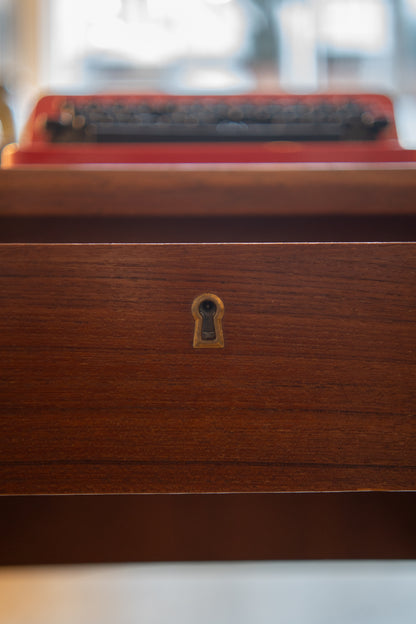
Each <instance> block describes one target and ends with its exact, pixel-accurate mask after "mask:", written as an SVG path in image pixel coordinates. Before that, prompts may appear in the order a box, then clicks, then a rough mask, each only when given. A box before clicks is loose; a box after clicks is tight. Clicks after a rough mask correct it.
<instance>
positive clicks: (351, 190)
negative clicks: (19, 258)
mask: <svg viewBox="0 0 416 624" xmlns="http://www.w3.org/2000/svg"><path fill="white" fill-rule="evenodd" d="M415 195H416V165H409V166H408V167H405V165H402V166H400V167H394V166H391V165H390V166H389V165H380V166H377V165H374V166H373V168H371V166H369V167H364V168H357V167H356V166H354V165H351V166H348V165H331V164H325V165H315V166H311V165H299V166H285V165H278V166H266V165H245V166H244V165H241V166H236V165H235V166H231V165H228V166H227V165H224V166H216V167H214V166H211V167H210V166H199V167H198V166H191V165H188V166H186V165H183V166H180V165H177V166H175V165H171V166H164V167H163V166H160V167H155V166H148V167H144V166H142V167H120V168H118V169H117V168H106V167H101V168H99V169H97V168H95V169H94V168H84V169H68V168H62V169H60V168H50V169H40V168H36V167H34V168H32V169H30V168H28V169H17V170H0V217H21V216H26V217H29V216H36V217H41V216H44V217H54V216H55V217H57V216H58V217H59V216H60V217H62V216H71V217H75V216H81V217H91V216H101V217H103V216H107V217H110V216H112V217H121V216H130V217H132V216H141V217H157V216H159V217H160V216H164V217H169V216H175V217H194V216H199V217H201V216H205V217H214V216H216V217H229V216H235V215H239V216H247V215H256V216H273V215H286V216H287V215H292V216H293V215H314V216H316V215H350V216H351V215H363V214H364V215H414V214H415V213H416V202H415Z"/></svg>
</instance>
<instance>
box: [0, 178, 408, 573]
mask: <svg viewBox="0 0 416 624" xmlns="http://www.w3.org/2000/svg"><path fill="white" fill-rule="evenodd" d="M0 185H1V187H2V189H3V191H2V197H1V201H0V215H1V221H2V225H1V232H2V234H1V240H2V242H3V243H4V244H2V245H1V246H0V257H1V267H2V272H1V291H0V292H1V297H2V306H1V311H0V342H1V349H2V353H3V356H2V363H1V366H2V372H1V381H0V383H1V385H2V388H1V395H2V397H3V402H2V408H1V421H0V428H1V443H0V444H1V461H0V469H1V484H2V485H1V489H2V493H3V494H9V495H10V494H26V495H28V494H81V493H83V494H87V493H89V494H93V493H94V494H96V493H101V494H103V493H119V494H120V493H158V494H160V493H188V494H189V493H202V492H204V493H219V492H223V493H231V492H234V493H236V492H237V493H238V492H239V493H250V495H249V494H247V495H245V496H246V498H244V505H247V509H249V508H250V507H251V508H252V507H253V505H254V507H256V505H258V504H259V501H260V499H259V498H258V496H263V497H264V496H265V495H264V494H261V493H264V492H270V493H277V492H306V491H307V492H324V491H325V492H329V491H333V492H337V491H344V492H350V491H353V492H358V491H360V490H367V491H381V492H392V491H397V492H399V491H403V490H408V491H412V490H415V484H416V461H415V459H416V436H415V407H416V400H415V392H414V388H415V383H414V379H415V346H416V340H415V338H416V334H415V302H416V301H415V300H416V288H415V286H416V279H415V275H416V254H415V249H416V247H415V245H416V243H414V242H413V241H415V225H416V214H415V213H416V203H415V195H416V176H415V170H414V168H413V169H412V168H409V169H407V170H406V169H400V170H399V169H385V168H384V169H383V168H379V169H377V170H368V169H367V170H362V171H353V170H351V169H337V168H336V167H334V168H327V169H324V168H319V167H316V168H315V169H313V170H303V169H302V168H299V167H298V168H282V169H280V170H277V171H275V170H273V169H271V168H262V167H255V168H246V169H245V170H244V169H243V170H241V169H238V168H234V169H226V168H224V169H216V170H210V169H209V168H184V167H179V168H176V169H175V168H172V167H170V168H169V169H168V170H163V168H158V169H149V168H144V169H137V168H131V169H128V170H107V171H106V170H100V171H94V170H91V171H85V170H78V171H77V170H72V171H71V170H69V171H68V170H67V171H63V170H62V171H61V170H51V171H40V172H37V171H35V170H27V171H4V172H0ZM224 240H225V241H228V243H227V244H226V243H220V244H202V243H207V242H211V243H212V241H224ZM165 241H169V242H170V243H171V244H161V243H164V242H165ZM294 241H296V243H295V242H294ZM332 241H337V242H335V243H334V242H332ZM346 241H354V243H352V242H346ZM357 241H363V242H357ZM364 241H365V242H364ZM376 241H377V242H376ZM380 241H382V242H380ZM68 242H70V243H83V242H90V243H96V244H94V245H91V244H90V245H82V244H75V245H73V244H72V245H65V244H62V245H61V244H56V243H68ZM110 242H111V243H117V244H108V243H110ZM126 242H129V243H134V244H129V245H126V244H125V243H126ZM184 242H186V243H189V242H191V243H192V244H182V243H184ZM235 242H238V243H240V244H237V245H236V244H235ZM249 242H251V244H246V243H249ZM253 242H255V243H257V244H252V243H253ZM22 243H24V244H22ZM143 243H152V244H143ZM155 243H156V244H155ZM230 243H231V244H230ZM264 243H268V244H264ZM288 243H291V244H288ZM203 292H214V293H216V294H218V295H219V296H221V297H222V299H223V301H224V303H225V308H226V314H225V317H224V335H225V348H224V349H218V350H195V349H193V347H192V336H193V319H192V316H191V314H190V308H191V304H192V301H193V299H194V297H196V296H197V295H199V294H201V293H203ZM255 493H257V497H256V496H254V498H253V496H252V495H254V494H255ZM270 496H272V498H273V501H274V502H273V505H276V504H277V505H279V504H280V505H283V506H284V507H285V509H286V510H288V509H290V505H291V504H292V503H290V502H288V501H290V500H293V499H290V498H288V495H286V497H285V495H283V494H280V495H279V497H278V498H275V496H276V495H272V494H270ZM282 496H283V498H282ZM291 496H293V495H291ZM301 496H302V495H301ZM303 496H304V495H303ZM310 496H312V495H309V498H306V499H305V498H304V499H303V500H304V501H305V504H306V501H308V500H309V501H313V502H310V503H309V504H310V505H312V508H313V507H314V506H315V505H318V507H319V505H320V504H321V503H322V502H323V500H324V499H325V500H326V501H328V500H332V501H333V503H331V504H335V502H336V500H338V503H336V504H340V503H339V500H340V499H336V498H334V497H336V496H347V497H348V496H349V497H350V498H349V501H351V505H350V506H349V509H350V513H351V514H353V513H354V510H356V509H357V505H359V504H361V503H359V502H358V501H362V500H363V499H362V498H360V496H361V495H359V494H355V495H353V498H351V495H348V494H344V495H335V494H334V495H333V497H332V499H331V498H329V499H328V496H330V495H323V494H315V495H313V496H314V497H320V498H310ZM367 496H368V497H369V498H367V500H368V501H370V503H369V504H371V505H372V510H373V511H372V512H368V513H369V514H370V516H371V514H373V515H372V517H373V518H374V519H375V518H376V517H377V518H378V515H379V514H378V513H376V511H375V510H376V509H378V511H379V512H380V510H381V509H384V508H385V507H384V505H386V506H387V505H389V506H390V505H391V504H393V505H395V506H396V507H397V509H399V505H398V504H397V501H398V500H399V499H398V498H397V497H398V496H401V497H403V496H406V499H403V498H402V499H401V500H402V501H403V500H405V501H406V502H405V503H403V502H402V505H404V506H402V509H403V517H408V516H409V513H410V514H411V515H412V514H413V517H414V507H415V505H414V501H415V499H414V496H413V494H407V495H403V494H401V495H396V498H395V499H394V500H395V501H396V502H393V503H392V498H391V497H392V496H394V495H393V494H389V495H388V497H387V495H385V496H384V498H383V495H377V497H374V495H367ZM322 497H324V498H322ZM380 497H381V498H380ZM134 498H136V497H134ZM185 498H186V497H185ZM4 500H5V501H6V503H5V504H6V505H9V509H11V507H10V499H7V498H6V499H4ZM44 500H45V501H46V500H50V499H44ZM53 500H55V499H53ZM72 500H73V501H76V499H72ZM108 500H110V499H108ZM111 500H112V501H113V503H115V501H116V500H117V498H115V499H114V498H112V499H111ZM118 500H120V499H118ZM125 500H133V499H131V498H130V497H129V498H128V499H125ZM163 500H165V499H163ZM170 500H171V499H170ZM177 500H178V506H175V509H176V510H179V509H182V510H183V509H184V507H183V505H184V503H183V502H181V501H183V500H184V499H183V497H179V498H178V499H177ZM188 500H189V501H191V500H193V501H198V500H199V501H200V503H195V505H196V506H197V507H198V505H199V504H202V502H201V501H202V500H204V501H205V503H206V502H207V501H218V497H216V496H214V497H208V498H202V499H201V498H200V497H197V498H192V499H188ZM228 500H229V501H230V504H232V505H237V507H238V505H239V504H241V501H242V500H243V499H241V498H240V499H238V498H235V497H233V496H231V495H230V496H229V497H228ZM263 500H266V499H263ZM267 500H272V499H267ZM278 500H279V501H280V503H276V501H278ZM28 501H30V499H26V498H24V499H21V505H23V506H21V507H20V510H23V509H25V507H24V505H28V504H30V503H29V502H28ZM233 501H234V502H233ZM235 501H239V502H238V503H236V502H235ZM256 501H257V502H256ZM282 501H283V502H282ZM353 501H356V502H353ZM371 501H373V502H371ZM375 501H377V502H375ZM387 501H389V502H387ZM2 502H3V501H2ZM205 503H204V504H205ZM74 504H75V502H74ZM169 504H170V503H169ZM213 504H214V503H213ZM217 504H218V503H215V504H214V508H215V505H217ZM264 504H266V503H264ZM267 504H268V503H267ZM325 504H326V503H325ZM17 505H19V503H17ZM380 505H381V507H380ZM98 507H99V506H98V503H94V509H95V510H97V511H95V512H94V513H95V521H97V514H98ZM185 507H186V505H185ZM233 508H234V509H236V507H233ZM321 508H322V507H321ZM335 508H336V505H335V507H333V508H332V509H333V511H332V512H330V514H331V513H332V514H335V516H334V517H336V516H337V512H336V511H334V509H335ZM14 509H15V512H16V513H17V511H16V509H17V508H14ZM298 511H299V510H298ZM94 513H92V515H94ZM175 513H176V512H174V511H172V514H173V515H175ZM177 513H178V516H177V520H176V521H175V522H179V517H181V518H182V521H181V522H182V525H181V526H185V527H186V526H187V525H188V526H189V523H190V522H191V521H192V519H191V518H190V516H189V514H184V513H179V511H177ZM207 513H208V512H207ZM229 513H234V512H231V511H230V512H229ZM283 513H289V512H288V511H286V512H283ZM186 515H187V520H186V521H184V518H185V517H186ZM260 515H261V514H260ZM398 515H399V516H400V514H398ZM208 516H209V513H208ZM149 517H150V516H149ZM259 517H260V516H259ZM259 522H260V520H258V521H257V523H256V522H255V523H254V525H252V526H253V527H255V526H257V529H260V526H261V525H260V524H259ZM175 526H176V524H175ZM379 526H380V527H381V528H380V534H379V535H380V539H379V540H378V541H377V540H376V543H377V545H378V549H377V548H374V549H373V553H374V552H377V553H378V555H379V556H391V555H392V556H394V555H395V556H402V555H401V554H399V555H398V553H400V552H401V553H403V551H406V548H405V549H403V548H396V549H395V548H393V549H391V550H390V551H389V546H388V545H387V544H386V543H385V539H386V538H388V532H389V531H390V530H391V526H392V525H391V522H390V523H388V524H385V523H384V522H383V521H380V523H379ZM383 527H384V528H383ZM243 531H244V530H243ZM270 539H271V538H269V540H270ZM342 539H343V538H342V536H340V540H341V542H342ZM344 541H345V534H344ZM254 543H255V544H257V546H258V548H257V552H259V553H260V552H261V550H262V548H263V547H261V546H260V543H259V541H258V539H257V541H255V542H254ZM337 544H338V546H337V545H336V540H335V542H334V543H333V544H332V546H331V547H329V548H328V551H330V552H332V553H333V554H334V555H335V556H337V554H336V553H337V552H338V553H339V554H340V553H342V547H341V548H340V541H338V543H337ZM407 545H408V548H407V552H409V553H413V554H414V553H415V552H416V549H415V543H414V537H413V538H411V537H410V536H409V540H408V542H407ZM337 549H338V550H337ZM139 550H140V549H139ZM173 550H174V552H175V553H176V555H173V554H172V553H171V554H170V555H168V558H169V557H172V556H173V558H175V556H176V558H178V557H179V558H180V549H173ZM263 550H264V548H263ZM318 550H319V549H318ZM352 550H354V548H353V549H352ZM356 550H359V548H358V546H357V548H356ZM370 550H371V548H370ZM185 551H186V552H188V551H187V549H186V548H185ZM324 551H325V548H323V551H322V552H324ZM137 552H138V551H137ZM271 552H274V553H275V554H274V555H273V556H279V548H275V549H274V550H273V548H272V549H271ZM280 552H281V549H280ZM361 552H362V551H361ZM255 553H256V547H254V551H251V555H250V553H249V552H248V551H247V549H246V548H244V547H242V548H241V549H240V555H239V556H240V557H243V558H247V557H249V558H250V556H251V557H254V558H256V556H255ZM344 554H345V553H344ZM316 555H317V553H316V552H315V553H314V554H313V555H312V556H316ZM138 556H139V557H140V554H138ZM225 556H227V553H226V555H225ZM228 556H231V557H233V556H235V554H234V555H232V554H231V553H230V552H229V551H228ZM237 556H238V555H237ZM289 556H290V555H289ZM291 556H295V555H294V551H293V550H292V555H291ZM305 556H308V554H307V552H306V551H305ZM318 556H319V555H318ZM112 557H113V558H114V556H113V555H112ZM64 558H65V557H64ZM116 558H117V557H116ZM8 561H9V562H10V560H8Z"/></svg>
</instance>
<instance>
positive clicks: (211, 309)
mask: <svg viewBox="0 0 416 624" xmlns="http://www.w3.org/2000/svg"><path fill="white" fill-rule="evenodd" d="M216 312H217V306H216V305H215V303H214V302H213V301H211V299H205V300H204V301H202V303H201V304H200V306H199V313H200V315H201V317H202V328H201V338H202V340H215V338H216V332H215V323H214V318H215V314H216Z"/></svg>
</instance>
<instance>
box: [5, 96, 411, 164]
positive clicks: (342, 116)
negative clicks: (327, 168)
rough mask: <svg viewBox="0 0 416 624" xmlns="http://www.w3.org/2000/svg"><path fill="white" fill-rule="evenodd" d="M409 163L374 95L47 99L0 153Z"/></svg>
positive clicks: (30, 159)
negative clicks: (15, 140) (18, 137)
mask: <svg viewBox="0 0 416 624" xmlns="http://www.w3.org/2000/svg"><path fill="white" fill-rule="evenodd" d="M415 161H416V150H415V151H412V150H405V149H403V148H402V147H401V146H400V144H399V141H398V138H397V131H396V126H395V121H394V112H393V106H392V102H391V100H390V99H389V98H388V97H386V96H383V95H375V94H359V95H358V94H356V95H353V94H348V95H347V94H330V95H329V94H314V95H282V94H278V95H276V94H275V95H264V94H262V95H233V96H196V95H193V96H172V95H156V94H153V95H151V94H147V95H143V94H140V95H138V94H135V95H132V94H128V95H116V94H111V95H103V94H101V95H97V94H96V95H77V96H63V95H49V96H45V97H43V98H41V99H40V100H39V102H38V103H37V105H36V107H35V109H34V111H33V113H32V115H31V117H30V120H29V122H28V124H27V127H26V129H25V131H24V133H23V135H22V140H21V143H20V144H19V145H10V146H8V147H7V148H6V149H5V150H3V155H2V165H3V166H4V167H16V166H26V165H82V164H135V163H136V164H137V163H141V164H145V163H147V164H152V163H153V164H154V163H313V162H315V163H322V162H341V163H385V162H390V163H392V162H393V163H394V162H397V163H403V162H415Z"/></svg>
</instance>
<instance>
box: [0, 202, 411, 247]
mask: <svg viewBox="0 0 416 624" xmlns="http://www.w3.org/2000/svg"><path fill="white" fill-rule="evenodd" d="M253 205H254V204H253ZM415 206H416V200H415ZM224 241H228V242H233V243H244V242H247V243H255V242H269V243H277V242H295V243H299V242H351V241H355V242H371V241H383V242H388V241H391V242H400V241H402V242H406V241H407V242H408V241H416V212H415V214H414V215H403V214H396V215H394V216H393V215H387V216H386V215H385V216H376V215H372V216H365V215H355V216H345V215H344V216H343V215H331V216H324V215H317V216H302V215H297V216H275V217H267V216H263V217H262V216H260V217H253V216H252V217H250V216H248V217H244V216H240V215H235V216H233V217H203V216H200V217H185V218H176V217H171V218H168V217H140V216H137V217H118V218H117V217H85V216H84V217H44V218H42V217H1V215H0V243H188V242H189V243H221V242H224Z"/></svg>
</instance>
